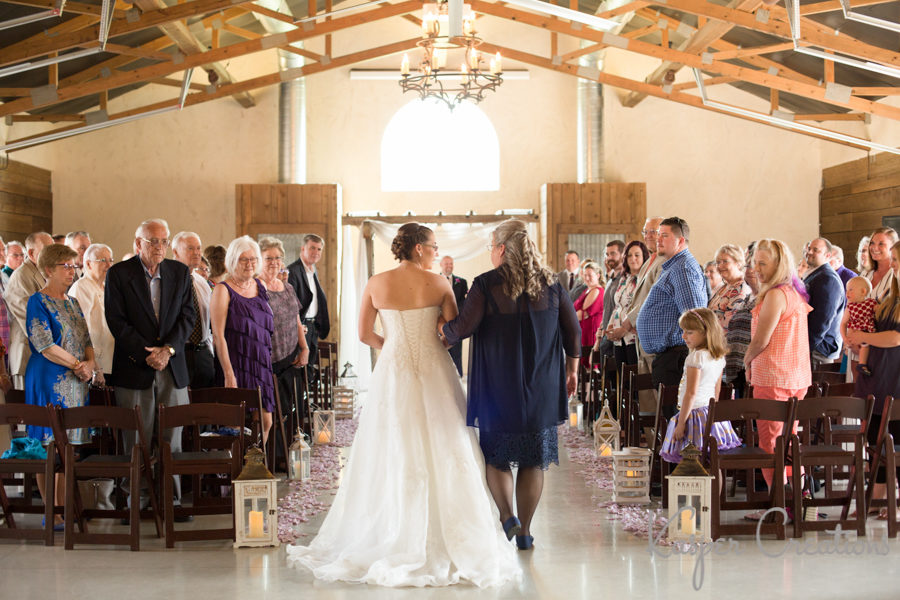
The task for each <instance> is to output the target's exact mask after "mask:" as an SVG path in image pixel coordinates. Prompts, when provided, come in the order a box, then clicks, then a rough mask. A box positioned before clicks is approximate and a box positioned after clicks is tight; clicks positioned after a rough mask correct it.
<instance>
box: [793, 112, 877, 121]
mask: <svg viewBox="0 0 900 600" xmlns="http://www.w3.org/2000/svg"><path fill="white" fill-rule="evenodd" d="M868 119H869V115H867V114H866V113H823V114H820V115H816V114H795V115H794V120H795V121H867V120H868Z"/></svg>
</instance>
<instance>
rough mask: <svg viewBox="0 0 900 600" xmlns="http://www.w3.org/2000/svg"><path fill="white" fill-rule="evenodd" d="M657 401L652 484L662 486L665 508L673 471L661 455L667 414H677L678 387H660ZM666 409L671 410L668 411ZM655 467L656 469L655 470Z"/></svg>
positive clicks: (667, 422)
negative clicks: (669, 481) (669, 479)
mask: <svg viewBox="0 0 900 600" xmlns="http://www.w3.org/2000/svg"><path fill="white" fill-rule="evenodd" d="M656 397H657V401H656V412H655V413H654V417H653V433H652V436H653V437H652V439H651V440H650V449H651V450H652V451H653V453H652V454H651V455H650V482H651V484H652V483H653V482H658V483H659V484H660V485H661V486H662V499H663V506H668V501H669V489H668V486H667V485H666V475H668V474H669V471H670V470H671V469H670V467H669V463H668V462H666V461H664V460H663V459H662V457H661V456H660V455H659V451H660V448H662V445H663V442H664V441H665V437H666V428H667V427H668V425H669V420H668V419H667V418H666V416H665V414H666V412H675V410H677V408H678V386H677V385H664V384H660V385H659V390H658V393H657V396H656ZM665 409H671V410H669V411H666V410H665ZM654 467H656V468H655V469H654Z"/></svg>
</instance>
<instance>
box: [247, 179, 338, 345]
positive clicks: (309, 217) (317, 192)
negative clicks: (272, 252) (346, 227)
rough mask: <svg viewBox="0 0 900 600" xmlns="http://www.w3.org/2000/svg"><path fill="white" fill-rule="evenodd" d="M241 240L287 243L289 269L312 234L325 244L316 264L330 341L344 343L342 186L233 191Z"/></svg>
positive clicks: (256, 185) (267, 186) (257, 187)
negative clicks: (268, 238) (267, 238)
mask: <svg viewBox="0 0 900 600" xmlns="http://www.w3.org/2000/svg"><path fill="white" fill-rule="evenodd" d="M235 208H236V211H237V215H236V222H237V227H236V229H237V235H239V236H240V235H249V236H250V237H252V238H253V239H257V240H258V239H259V238H261V237H264V236H268V235H271V236H274V237H277V238H278V239H280V240H281V241H282V242H283V243H284V252H285V257H284V258H285V264H290V263H292V262H294V261H295V260H297V258H299V256H300V246H301V244H302V239H303V236H304V235H306V234H307V233H314V234H316V235H318V236H321V237H322V239H323V240H325V251H324V252H323V253H322V260H321V261H320V262H319V264H318V268H319V281H321V282H322V287H323V288H324V290H325V295H326V296H327V298H328V313H329V316H330V317H331V333H330V334H329V336H328V339H329V340H330V341H334V340H338V339H339V338H340V325H341V321H340V310H339V308H340V298H339V293H340V290H339V288H338V281H339V277H338V269H339V267H340V264H341V263H340V260H341V256H340V251H341V245H340V239H341V237H340V230H341V212H342V207H341V186H340V185H338V184H333V183H332V184H286V183H278V184H265V183H250V184H237V185H236V186H235Z"/></svg>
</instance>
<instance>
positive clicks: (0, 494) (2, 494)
mask: <svg viewBox="0 0 900 600" xmlns="http://www.w3.org/2000/svg"><path fill="white" fill-rule="evenodd" d="M0 509H2V510H3V514H2V515H0V516H2V517H3V518H4V519H5V520H6V526H7V527H8V528H9V529H15V528H16V520H15V519H14V518H13V513H12V509H11V508H10V506H9V498H8V497H7V495H6V490H5V489H4V487H3V474H0Z"/></svg>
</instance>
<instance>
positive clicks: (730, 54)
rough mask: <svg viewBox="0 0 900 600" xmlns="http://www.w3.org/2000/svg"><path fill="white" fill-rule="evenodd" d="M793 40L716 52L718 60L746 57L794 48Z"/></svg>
mask: <svg viewBox="0 0 900 600" xmlns="http://www.w3.org/2000/svg"><path fill="white" fill-rule="evenodd" d="M793 49H794V43H793V42H782V43H780V44H768V45H766V46H753V47H751V48H737V49H735V50H720V51H718V52H716V60H731V59H736V58H740V59H744V58H747V57H750V56H759V55H760V54H771V53H773V52H783V51H785V50H793Z"/></svg>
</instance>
